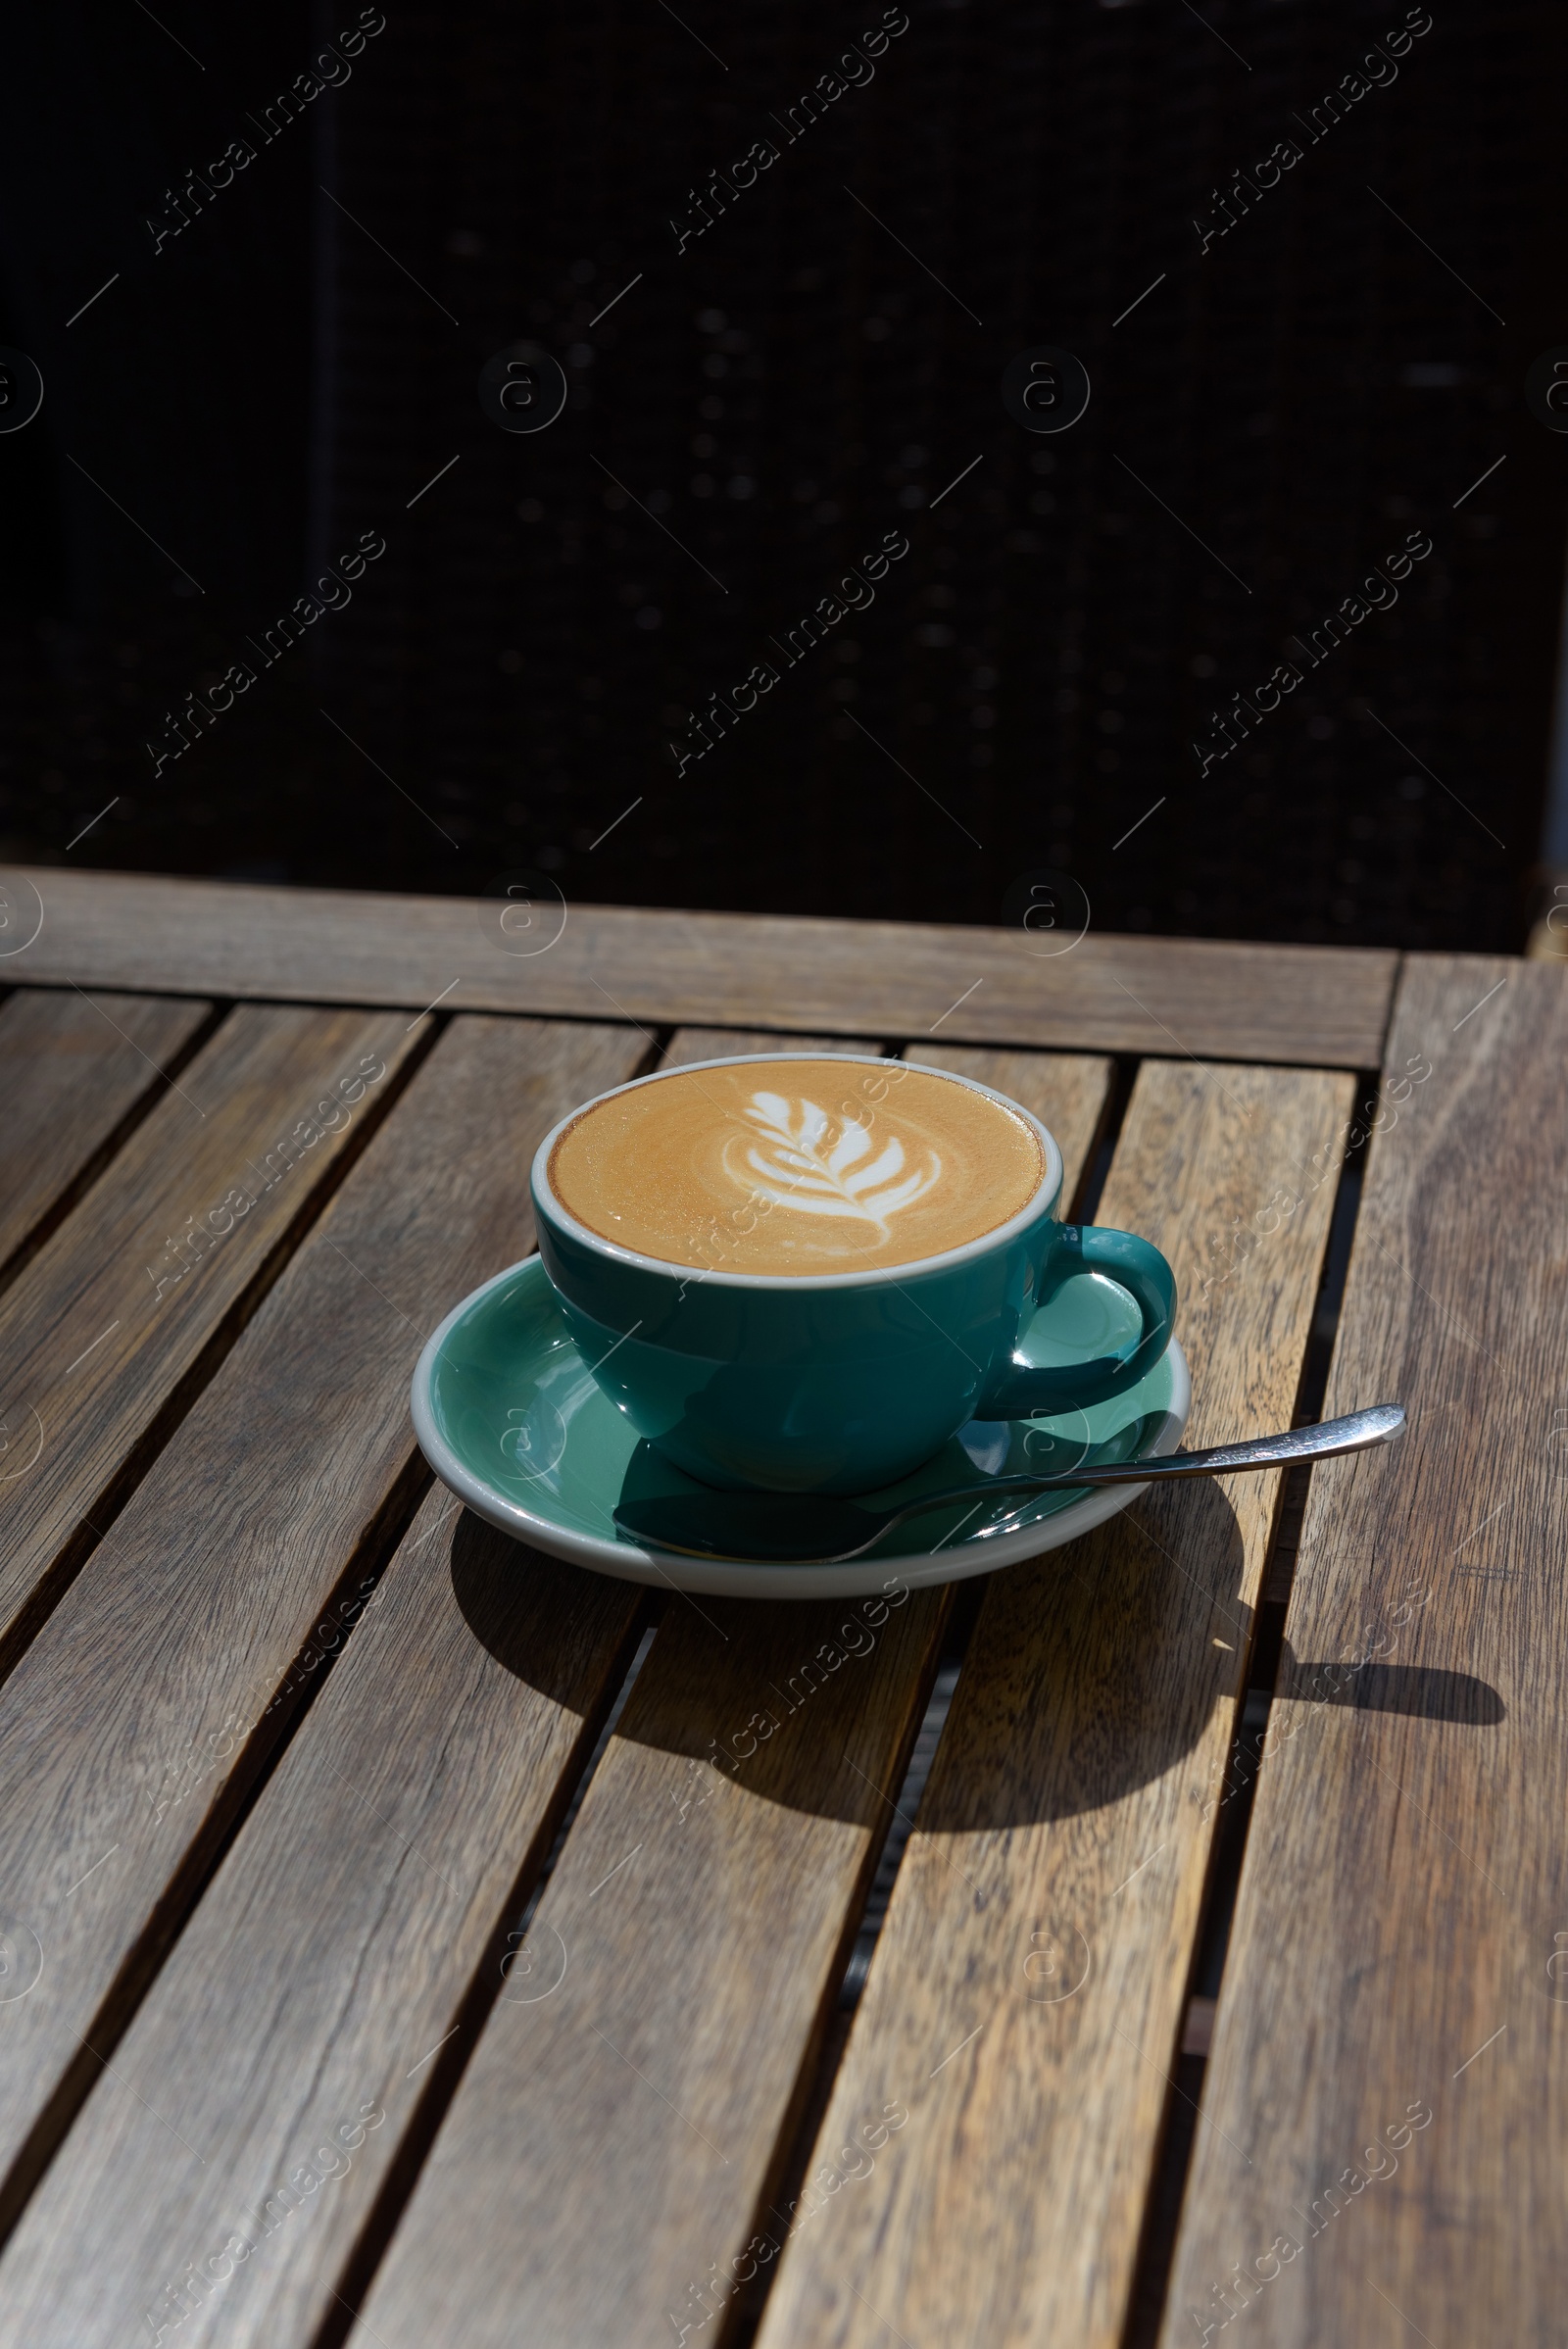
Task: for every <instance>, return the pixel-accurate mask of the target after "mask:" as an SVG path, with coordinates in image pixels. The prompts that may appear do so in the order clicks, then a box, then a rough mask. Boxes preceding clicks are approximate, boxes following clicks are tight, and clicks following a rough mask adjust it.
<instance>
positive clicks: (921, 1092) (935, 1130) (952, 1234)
mask: <svg viewBox="0 0 1568 2349" xmlns="http://www.w3.org/2000/svg"><path fill="white" fill-rule="evenodd" d="M1045 1172H1046V1156H1045V1152H1044V1150H1043V1149H1042V1148H1041V1144H1040V1140H1039V1137H1038V1135H1037V1134H1036V1133H1035V1131H1034V1128H1033V1127H1032V1126H1031V1125H1030V1124H1029V1123H1028V1122H1027V1120H1026V1119H1025V1118H1024V1117H1022V1116H1021V1115H1020V1114H1019V1113H1018V1112H1017V1111H1016V1110H1014V1109H1012V1108H1010V1107H1007V1106H1005V1105H1004V1103H1002V1102H1001V1101H993V1100H991V1099H990V1098H989V1096H987V1095H985V1094H982V1093H976V1092H975V1091H974V1090H973V1088H972V1087H970V1086H968V1085H964V1084H960V1083H958V1082H957V1081H956V1079H954V1078H952V1077H948V1076H944V1075H940V1074H938V1073H937V1072H936V1071H934V1070H931V1069H921V1068H911V1067H909V1066H907V1064H906V1063H905V1062H903V1061H898V1060H886V1061H882V1062H879V1063H876V1064H874V1065H868V1064H867V1063H866V1062H864V1061H857V1060H833V1059H828V1058H814V1057H813V1058H804V1057H803V1058H800V1059H781V1060H747V1061H731V1062H727V1063H725V1064H723V1065H722V1066H719V1067H716V1068H695V1069H673V1070H671V1071H670V1073H669V1074H668V1075H667V1076H662V1077H658V1078H656V1079H654V1080H653V1081H652V1082H651V1083H648V1084H643V1085H636V1086H633V1087H632V1088H631V1089H630V1090H629V1091H628V1092H625V1093H620V1094H616V1095H614V1096H613V1097H612V1098H611V1099H610V1100H609V1101H601V1102H599V1103H598V1104H597V1105H596V1106H595V1107H593V1108H589V1109H585V1110H584V1111H582V1113H581V1114H580V1115H579V1116H578V1117H576V1118H574V1119H573V1121H572V1123H571V1124H570V1125H569V1126H568V1127H567V1128H566V1130H565V1132H564V1134H563V1135H562V1136H561V1138H560V1140H559V1141H558V1142H557V1143H556V1145H555V1148H554V1149H553V1150H552V1151H551V1153H550V1183H551V1188H552V1189H553V1190H554V1192H555V1194H556V1197H557V1198H558V1199H560V1200H561V1202H562V1204H563V1205H564V1207H566V1208H567V1210H568V1211H569V1212H570V1213H571V1214H572V1215H574V1216H575V1217H576V1219H577V1221H578V1222H579V1223H581V1224H585V1225H586V1226H587V1228H588V1230H589V1231H591V1232H596V1233H597V1234H598V1235H599V1236H600V1238H601V1239H604V1240H613V1241H615V1242H617V1243H618V1244H619V1245H620V1246H621V1247H622V1248H631V1249H633V1250H634V1251H635V1252H636V1253H637V1254H639V1255H644V1256H657V1257H658V1258H659V1259H660V1260H661V1261H662V1262H663V1263H666V1264H680V1265H693V1266H696V1267H697V1268H699V1269H700V1270H704V1271H714V1272H738V1273H761V1274H786V1275H787V1274H790V1273H797V1274H802V1275H805V1274H811V1273H816V1274H821V1273H833V1272H854V1271H860V1270H865V1271H874V1270H878V1269H880V1268H882V1267H884V1266H889V1265H898V1264H912V1263H916V1262H918V1261H919V1260H920V1259H921V1258H922V1257H925V1256H936V1255H941V1254H943V1253H944V1252H945V1251H946V1250H947V1249H949V1248H961V1247H962V1246H963V1245H964V1244H965V1242H967V1241H970V1240H977V1239H979V1238H980V1237H981V1235H982V1234H983V1233H986V1232H992V1231H995V1230H996V1229H997V1227H998V1226H999V1225H1000V1224H1004V1223H1005V1222H1006V1221H1007V1220H1008V1218H1009V1217H1010V1216H1013V1215H1016V1214H1017V1213H1018V1211H1019V1209H1020V1208H1022V1207H1025V1206H1027V1204H1028V1203H1029V1200H1030V1199H1032V1198H1033V1197H1034V1195H1035V1193H1036V1192H1037V1191H1038V1190H1039V1188H1040V1185H1041V1182H1042V1181H1043V1179H1044V1177H1045Z"/></svg>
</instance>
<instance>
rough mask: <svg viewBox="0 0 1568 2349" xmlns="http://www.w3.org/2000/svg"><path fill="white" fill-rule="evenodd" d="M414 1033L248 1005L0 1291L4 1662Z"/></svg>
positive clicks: (373, 1110)
mask: <svg viewBox="0 0 1568 2349" xmlns="http://www.w3.org/2000/svg"><path fill="white" fill-rule="evenodd" d="M417 1027H418V1023H417V1022H409V1021H407V1020H405V1019H403V1017H402V1016H401V1014H399V1013H396V1012H392V1013H387V1012H364V1011H359V1012H355V1011H309V1010H300V1009H297V1008H295V1007H293V1006H289V1005H278V1004H271V1005H267V1004H255V1003H242V1004H240V1005H238V1006H237V1007H236V1008H235V1009H234V1010H233V1011H231V1012H230V1013H229V1014H228V1016H227V1017H226V1018H225V1019H224V1020H223V1022H222V1024H221V1027H220V1028H219V1029H218V1030H217V1032H216V1033H215V1034H214V1035H213V1036H212V1037H211V1038H210V1039H209V1041H208V1042H207V1044H206V1045H205V1046H203V1048H202V1049H201V1050H200V1051H199V1052H197V1053H196V1055H195V1057H194V1058H193V1059H192V1060H191V1061H190V1062H189V1063H188V1065H187V1066H186V1068H185V1069H184V1071H183V1072H182V1074H181V1075H180V1076H179V1077H178V1078H177V1079H176V1080H175V1082H174V1083H173V1085H172V1087H171V1088H169V1089H168V1090H166V1091H165V1093H164V1094H163V1097H162V1099H161V1100H160V1101H158V1102H157V1103H156V1105H155V1106H153V1107H152V1108H151V1109H150V1111H149V1112H148V1114H147V1116H146V1117H145V1118H144V1119H143V1120H142V1121H141V1123H140V1124H139V1125H138V1126H137V1127H136V1129H135V1131H134V1132H133V1133H132V1134H131V1135H130V1136H129V1138H128V1140H127V1141H126V1142H125V1144H124V1147H123V1149H122V1150H120V1151H119V1153H118V1155H117V1156H116V1157H115V1158H114V1159H113V1160H112V1161H111V1163H110V1164H109V1166H108V1167H107V1168H106V1169H105V1172H104V1173H103V1175H102V1176H101V1177H100V1179H99V1181H98V1182H97V1183H95V1184H94V1185H93V1187H92V1190H91V1192H90V1194H89V1195H88V1196H87V1197H86V1198H84V1199H82V1200H81V1201H80V1202H79V1204H78V1205H77V1206H76V1208H75V1209H74V1210H73V1213H72V1214H70V1215H69V1216H67V1218H66V1220H65V1221H64V1223H62V1224H61V1226H60V1228H59V1229H58V1231H56V1232H55V1233H54V1235H53V1237H52V1238H51V1239H50V1240H49V1241H48V1242H47V1243H46V1244H45V1245H44V1247H43V1248H40V1249H39V1251H38V1253H37V1254H36V1255H35V1256H33V1258H32V1259H31V1261H30V1262H29V1263H28V1264H27V1265H26V1266H25V1269H24V1271H23V1272H22V1273H21V1274H20V1276H19V1277H18V1278H17V1280H15V1281H14V1282H13V1283H12V1285H11V1287H10V1288H9V1289H8V1290H7V1291H6V1293H5V1295H4V1297H0V1363H3V1365H4V1367H3V1370H0V1379H3V1382H4V1392H3V1396H0V1402H3V1411H0V1417H3V1419H4V1422H5V1425H6V1427H7V1429H8V1431H9V1440H8V1448H7V1454H6V1457H7V1460H8V1462H9V1463H10V1465H9V1466H8V1469H7V1472H6V1475H5V1477H4V1478H3V1479H0V1672H4V1671H7V1670H9V1669H10V1667H11V1665H12V1664H13V1663H14V1662H15V1659H16V1657H17V1655H18V1654H19V1653H20V1652H21V1650H22V1649H23V1648H24V1647H25V1643H26V1641H27V1639H29V1638H30V1637H31V1636H32V1635H33V1633H34V1632H35V1631H36V1629H37V1628H38V1625H39V1624H40V1623H41V1622H42V1621H43V1620H44V1618H45V1617H46V1616H47V1614H48V1612H49V1610H50V1608H51V1607H52V1606H53V1605H54V1604H55V1603H56V1601H57V1600H58V1598H59V1596H60V1594H61V1592H62V1590H64V1589H65V1588H66V1586H67V1585H68V1584H69V1582H70V1581H71V1579H72V1577H73V1575H74V1574H75V1573H77V1572H78V1571H79V1569H80V1567H81V1565H82V1562H83V1560H84V1559H85V1558H86V1556H87V1555H88V1553H89V1552H90V1550H91V1548H92V1546H93V1544H94V1542H97V1541H98V1540H100V1539H101V1538H102V1536H103V1534H104V1533H105V1532H106V1530H107V1529H108V1527H109V1525H110V1523H111V1522H112V1519H113V1517H114V1514H115V1512H116V1511H117V1509H118V1508H119V1507H120V1505H121V1504H122V1502H123V1499H124V1497H125V1495H126V1493H128V1492H129V1491H130V1490H131V1489H132V1487H133V1486H134V1484H135V1482H136V1480H137V1478H138V1477H140V1476H141V1475H142V1474H143V1473H144V1472H145V1470H146V1467H147V1465H148V1463H149V1461H150V1460H151V1459H152V1457H153V1456H154V1455H155V1454H156V1453H157V1452H158V1450H159V1449H160V1448H161V1447H162V1445H163V1444H165V1443H167V1441H168V1439H169V1437H170V1435H171V1434H172V1431H173V1429H174V1427H175V1426H176V1425H177V1424H178V1422H179V1420H180V1418H181V1417H182V1415H183V1412H184V1410H185V1408H186V1406H187V1405H188V1403H189V1401H190V1399H191V1396H192V1395H193V1394H194V1393H195V1392H196V1391H197V1390H198V1389H199V1388H200V1387H201V1386H202V1385H203V1384H205V1382H206V1380H207V1379H208V1378H209V1377H210V1376H211V1375H212V1373H213V1370H214V1369H215V1367H216V1365H217V1363H218V1361H219V1360H220V1359H221V1354H222V1352H223V1350H224V1349H225V1348H226V1347H227V1346H228V1345H230V1344H231V1343H232V1341H233V1339H234V1337H235V1336H236V1335H237V1334H238V1332H239V1331H240V1330H241V1329H242V1328H243V1327H244V1325H245V1323H246V1321H247V1319H248V1317H249V1315H250V1314H251V1312H252V1311H253V1310H254V1309H255V1307H256V1305H257V1303H258V1302H259V1300H260V1298H261V1297H263V1296H264V1295H265V1294H266V1292H267V1290H268V1288H269V1287H270V1284H271V1282H272V1281H273V1280H274V1279H275V1278H276V1277H277V1274H278V1272H279V1270H280V1269H281V1267H282V1265H283V1264H284V1263H285V1262H286V1260H287V1256H288V1252H289V1250H290V1248H292V1246H293V1245H294V1242H295V1241H296V1239H297V1238H298V1235H299V1233H300V1232H301V1231H302V1230H303V1229H304V1228H305V1226H306V1224H307V1223H308V1222H309V1221H310V1219H311V1217H312V1216H313V1215H314V1214H315V1212H316V1211H317V1209H318V1207H319V1203H320V1200H321V1199H322V1198H324V1197H325V1196H327V1195H328V1194H329V1192H330V1189H331V1186H332V1183H333V1181H334V1179H335V1178H336V1177H337V1176H339V1175H340V1174H341V1172H342V1170H343V1169H344V1168H345V1167H346V1166H348V1165H352V1163H353V1161H354V1159H355V1158H356V1157H357V1156H358V1154H359V1152H360V1150H361V1149H362V1148H363V1146H364V1144H365V1142H366V1141H367V1139H368V1137H369V1136H370V1135H371V1134H372V1133H373V1132H374V1130H375V1126H376V1123H377V1120H378V1118H379V1116H381V1115H383V1114H384V1113H385V1108H386V1106H387V1105H388V1103H389V1101H392V1100H394V1099H395V1098H396V1094H397V1091H398V1085H399V1081H400V1075H401V1073H402V1072H403V1071H404V1070H405V1069H407V1068H408V1067H409V1066H410V1065H411V1064H412V1063H413V1062H414V1061H415V1060H417V1056H418V1054H419V1052H421V1051H422V1050H423V1049H424V1045H425V1043H426V1041H427V1033H428V1032H426V1035H425V1036H420V1035H418V1034H417V1033H414V1032H413V1031H415V1030H417Z"/></svg>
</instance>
